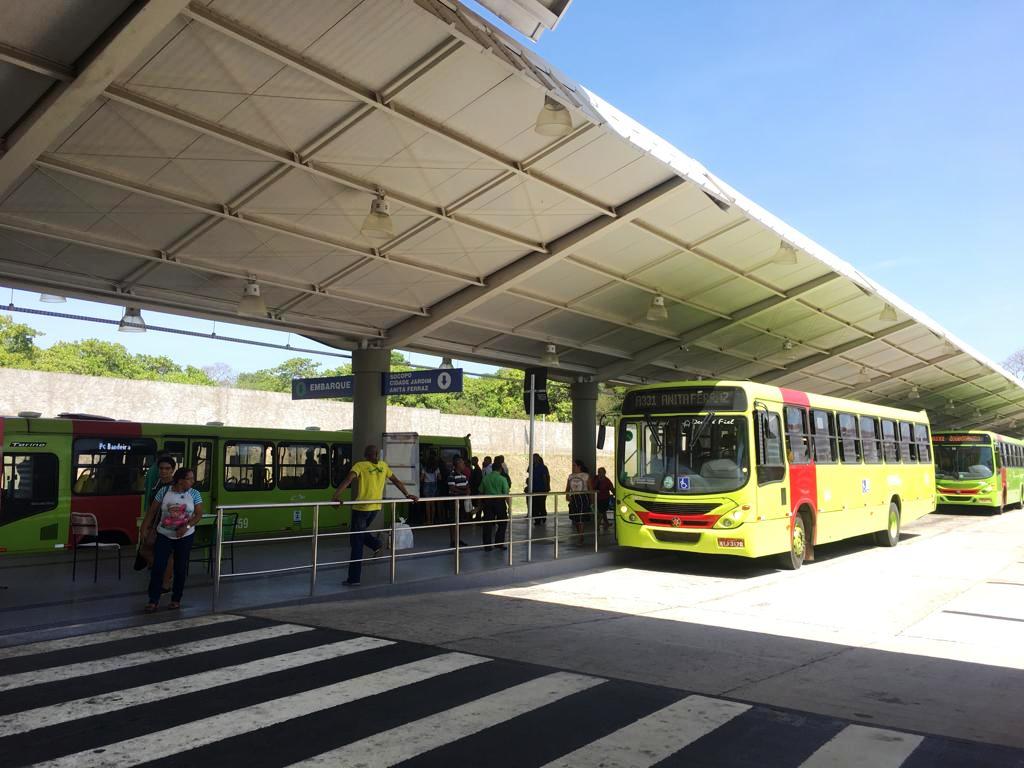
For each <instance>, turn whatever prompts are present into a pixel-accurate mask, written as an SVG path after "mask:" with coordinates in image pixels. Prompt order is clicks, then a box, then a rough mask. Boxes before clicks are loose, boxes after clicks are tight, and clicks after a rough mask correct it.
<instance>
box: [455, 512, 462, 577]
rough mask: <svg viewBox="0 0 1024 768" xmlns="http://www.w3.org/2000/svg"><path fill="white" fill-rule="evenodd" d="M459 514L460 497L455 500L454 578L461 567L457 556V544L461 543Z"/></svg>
mask: <svg viewBox="0 0 1024 768" xmlns="http://www.w3.org/2000/svg"><path fill="white" fill-rule="evenodd" d="M461 514H462V497H458V498H456V499H455V575H456V576H458V575H459V568H460V567H461V565H462V564H461V562H460V561H459V554H460V553H459V542H460V541H462V539H461V538H459V537H460V536H461V535H462V532H461V531H460V530H459V516H460V515H461Z"/></svg>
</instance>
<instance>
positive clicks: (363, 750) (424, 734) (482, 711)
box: [293, 672, 605, 768]
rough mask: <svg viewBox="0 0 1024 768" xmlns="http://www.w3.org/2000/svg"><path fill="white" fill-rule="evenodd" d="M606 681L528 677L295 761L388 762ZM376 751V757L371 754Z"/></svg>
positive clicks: (315, 765)
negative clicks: (328, 750)
mask: <svg viewBox="0 0 1024 768" xmlns="http://www.w3.org/2000/svg"><path fill="white" fill-rule="evenodd" d="M603 682H605V681H604V680H603V679H602V678H599V677H590V676H588V675H576V674H572V673H569V672H555V673H554V674H551V675H546V676H544V677H541V678H538V679H536V680H531V681H530V682H528V683H522V684H521V685H516V686H513V687H512V688H507V689H505V690H504V691H499V692H498V693H494V694H491V695H490V696H484V697H483V698H481V699H477V700H476V701H471V702H469V703H468V704H463V705H462V706H459V707H453V708H452V709H448V710H445V711H444V712H438V713H437V714H434V715H430V716H429V717H424V718H422V719H420V720H417V721H416V722H413V723H407V724H405V725H401V726H399V727H397V728H392V729H391V730H388V731H383V732H381V733H377V734H375V735H373V736H370V737H368V738H365V739H360V740H359V741H356V742H353V743H351V744H347V745H346V746H344V747H339V748H338V749H334V750H331V751H330V752H325V753H323V754H321V755H317V756H316V757H312V758H310V759H309V760H303V761H302V762H299V763H295V764H294V767H293V768H320V767H321V766H339V765H359V764H361V762H362V761H363V760H366V759H370V760H371V762H372V764H373V766H374V768H385V767H386V766H390V765H395V764H396V763H400V762H402V761H403V760H408V759H410V758H412V757H416V755H421V754H423V753H424V752H429V751H430V750H432V749H437V748H438V747H441V746H444V745H445V744H451V743H452V742H454V741H458V740H459V739H463V738H465V737H466V736H471V735H473V734H474V733H478V732H480V731H482V730H484V729H485V728H490V727H491V726H494V725H497V724H498V723H503V722H505V721H507V720H511V719H512V718H514V717H518V716H519V715H523V714H526V713H527V712H531V711H533V710H534V709H537V708H538V707H542V706H544V705H545V704H550V703H552V702H555V701H558V700H559V699H563V698H565V697H566V696H569V695H571V694H573V693H578V692H580V691H585V690H586V689H588V688H593V687H594V686H595V685H599V684H601V683H603ZM368 755H372V758H367V756H368Z"/></svg>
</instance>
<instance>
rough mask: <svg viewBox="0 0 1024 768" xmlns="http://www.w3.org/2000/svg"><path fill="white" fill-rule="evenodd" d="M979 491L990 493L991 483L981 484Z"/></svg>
mask: <svg viewBox="0 0 1024 768" xmlns="http://www.w3.org/2000/svg"><path fill="white" fill-rule="evenodd" d="M981 492H982V493H992V483H989V484H988V485H985V486H982V488H981Z"/></svg>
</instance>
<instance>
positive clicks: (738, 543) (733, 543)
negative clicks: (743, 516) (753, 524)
mask: <svg viewBox="0 0 1024 768" xmlns="http://www.w3.org/2000/svg"><path fill="white" fill-rule="evenodd" d="M718 546H720V547H725V548H727V549H743V546H744V541H743V539H723V538H719V539H718Z"/></svg>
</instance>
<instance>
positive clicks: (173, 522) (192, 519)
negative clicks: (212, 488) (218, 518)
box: [146, 467, 203, 613]
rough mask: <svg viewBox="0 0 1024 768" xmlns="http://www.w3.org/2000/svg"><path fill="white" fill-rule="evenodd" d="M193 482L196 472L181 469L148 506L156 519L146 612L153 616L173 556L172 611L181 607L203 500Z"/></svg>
mask: <svg viewBox="0 0 1024 768" xmlns="http://www.w3.org/2000/svg"><path fill="white" fill-rule="evenodd" d="M195 482H196V475H195V472H193V471H192V470H191V469H189V468H188V467H181V468H180V469H178V470H177V471H176V472H175V473H174V477H173V481H172V484H171V485H170V486H167V487H165V488H161V489H160V490H159V491H158V492H157V494H156V497H155V498H154V499H153V503H152V504H151V505H150V510H149V512H150V515H151V516H155V519H156V521H157V525H156V542H155V543H154V545H153V570H152V572H151V574H150V577H149V602H148V603H147V604H146V613H153V612H154V611H155V610H156V609H157V606H158V605H159V604H160V588H161V585H162V583H163V572H164V569H165V568H166V567H167V561H168V560H169V559H170V557H171V554H172V553H173V555H174V584H173V585H172V587H171V608H180V607H181V596H182V593H183V592H184V590H185V577H186V576H187V575H188V559H189V555H190V554H191V552H192V541H193V538H194V534H195V532H196V523H198V522H199V521H200V520H201V519H202V518H203V497H202V496H200V495H199V491H197V490H196V489H195V488H193V487H192V486H193V485H194V484H195Z"/></svg>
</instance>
